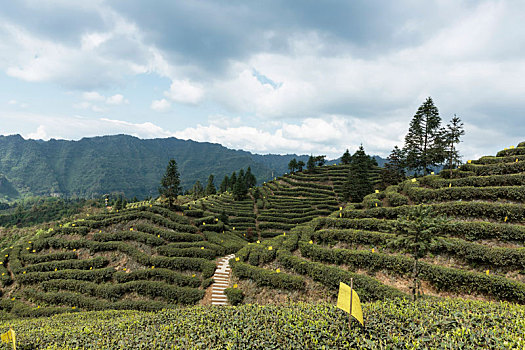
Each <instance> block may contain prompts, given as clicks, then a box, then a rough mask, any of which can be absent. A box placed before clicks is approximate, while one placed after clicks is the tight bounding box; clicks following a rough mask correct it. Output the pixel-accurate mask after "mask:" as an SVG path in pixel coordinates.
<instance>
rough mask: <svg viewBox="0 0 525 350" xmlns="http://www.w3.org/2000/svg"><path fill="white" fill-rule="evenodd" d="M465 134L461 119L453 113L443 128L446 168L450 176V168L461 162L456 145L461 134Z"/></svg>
mask: <svg viewBox="0 0 525 350" xmlns="http://www.w3.org/2000/svg"><path fill="white" fill-rule="evenodd" d="M463 135H465V130H464V129H463V123H462V122H461V119H460V118H459V117H458V116H457V115H455V114H454V117H453V118H452V120H451V121H450V123H449V124H447V128H446V130H445V142H446V144H447V146H446V147H447V151H446V152H447V159H448V168H449V171H450V177H452V169H454V168H455V167H456V166H457V165H458V164H459V163H460V162H461V155H460V154H459V151H458V150H457V148H456V145H457V144H459V143H460V142H461V140H460V139H461V136H463Z"/></svg>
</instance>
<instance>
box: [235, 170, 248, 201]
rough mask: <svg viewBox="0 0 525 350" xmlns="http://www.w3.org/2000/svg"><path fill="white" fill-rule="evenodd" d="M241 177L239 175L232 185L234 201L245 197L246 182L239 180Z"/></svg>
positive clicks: (246, 190)
mask: <svg viewBox="0 0 525 350" xmlns="http://www.w3.org/2000/svg"><path fill="white" fill-rule="evenodd" d="M239 175H240V174H239ZM241 179H242V178H241V177H240V176H239V178H238V179H237V181H236V182H235V185H234V186H233V199H235V200H236V201H239V200H242V199H244V198H245V197H246V194H247V193H248V189H247V188H246V183H245V182H244V181H241Z"/></svg>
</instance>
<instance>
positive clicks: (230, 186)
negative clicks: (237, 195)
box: [228, 171, 237, 192]
mask: <svg viewBox="0 0 525 350" xmlns="http://www.w3.org/2000/svg"><path fill="white" fill-rule="evenodd" d="M236 183H237V174H235V171H234V172H233V173H232V175H231V176H230V181H229V183H228V190H229V191H231V192H233V188H234V187H235V184H236Z"/></svg>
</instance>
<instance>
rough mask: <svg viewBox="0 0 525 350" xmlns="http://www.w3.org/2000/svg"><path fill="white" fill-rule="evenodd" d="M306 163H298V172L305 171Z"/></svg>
mask: <svg viewBox="0 0 525 350" xmlns="http://www.w3.org/2000/svg"><path fill="white" fill-rule="evenodd" d="M304 165H305V164H304V162H303V161H302V160H300V161H298V162H297V171H303V168H304Z"/></svg>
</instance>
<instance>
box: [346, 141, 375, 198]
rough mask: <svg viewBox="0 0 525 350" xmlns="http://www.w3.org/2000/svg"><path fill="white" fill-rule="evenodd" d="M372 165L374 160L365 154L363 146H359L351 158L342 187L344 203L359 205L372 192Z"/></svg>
mask: <svg viewBox="0 0 525 350" xmlns="http://www.w3.org/2000/svg"><path fill="white" fill-rule="evenodd" d="M374 163H375V160H374V159H371V158H370V157H369V156H368V155H367V154H366V153H365V150H364V148H363V145H361V146H359V149H358V150H357V151H356V152H355V153H354V154H353V156H352V162H351V163H350V171H349V174H348V177H347V179H346V181H345V183H344V185H343V198H344V199H345V200H346V201H351V202H354V203H360V202H362V201H363V198H364V197H365V196H366V195H367V194H370V193H372V192H373V190H374V187H373V186H372V183H371V182H370V173H371V170H372V169H373V166H374ZM376 164H377V163H376Z"/></svg>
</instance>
